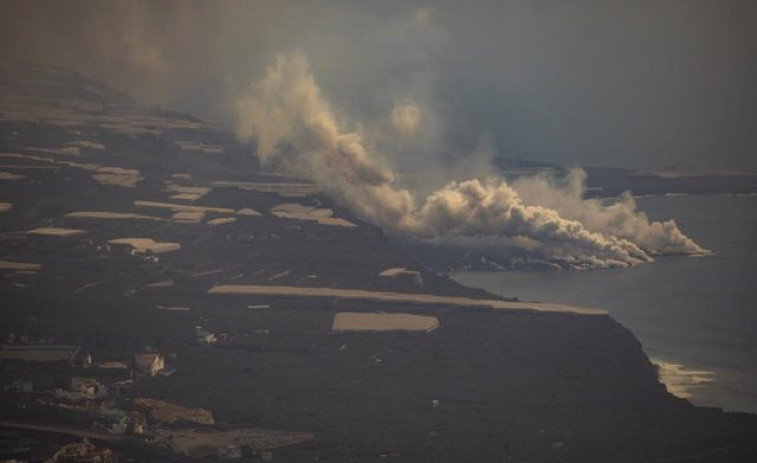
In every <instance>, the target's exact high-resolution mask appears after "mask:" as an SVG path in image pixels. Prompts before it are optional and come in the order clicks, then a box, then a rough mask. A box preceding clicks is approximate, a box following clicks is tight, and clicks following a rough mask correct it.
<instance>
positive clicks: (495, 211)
mask: <svg viewBox="0 0 757 463" xmlns="http://www.w3.org/2000/svg"><path fill="white" fill-rule="evenodd" d="M421 111H422V110H421V109H419V108H418V107H417V106H414V105H412V104H406V105H404V106H397V107H395V108H394V109H393V112H392V115H391V121H392V124H391V125H392V129H393V130H394V131H395V132H399V133H401V134H402V136H404V137H410V136H412V135H413V134H414V133H415V131H416V128H417V126H418V122H419V121H420V120H421V119H422V118H423V117H424V116H423V113H422V112H421ZM349 126H350V125H349V122H348V121H346V120H345V119H343V118H339V117H338V116H337V114H336V112H335V111H334V109H333V108H332V107H331V106H330V104H329V103H328V101H327V100H326V99H325V97H324V96H323V95H322V93H321V90H320V88H319V87H318V85H317V83H316V81H315V78H314V76H313V74H312V73H311V71H310V69H309V66H308V63H307V61H306V59H305V58H304V57H303V56H302V55H299V54H294V55H286V56H278V57H277V58H276V63H275V64H274V65H273V66H271V67H270V68H268V70H267V74H266V76H265V77H264V78H263V80H261V81H260V82H258V83H256V84H253V85H252V86H251V87H250V90H249V92H248V93H247V95H245V96H244V97H243V98H242V99H240V100H239V101H238V103H237V131H238V135H239V137H240V139H242V140H251V139H253V138H254V139H255V140H256V141H257V144H258V156H259V158H260V160H261V163H263V164H269V165H270V164H279V165H281V166H283V167H284V168H285V169H288V170H289V171H291V172H294V173H296V174H299V175H303V176H307V177H309V178H312V179H313V180H316V181H318V182H320V183H323V184H325V185H330V186H331V188H332V189H333V193H334V194H335V195H336V196H337V197H338V198H339V199H340V200H341V201H343V202H344V203H345V204H346V205H347V206H348V207H349V208H350V209H351V210H352V211H353V212H354V213H355V214H357V215H358V216H360V217H362V218H363V219H365V220H367V221H369V222H372V223H374V224H376V225H379V226H381V227H382V228H383V229H384V230H386V231H387V232H389V233H391V234H394V235H397V236H399V237H403V238H406V239H413V240H421V241H423V242H428V243H434V244H439V245H447V246H455V247H464V248H466V249H476V248H479V249H488V250H491V249H494V250H499V251H498V252H500V253H503V254H505V253H507V252H509V251H515V252H517V253H518V254H519V255H523V256H526V257H525V259H526V260H531V261H535V262H547V263H552V264H555V265H557V266H560V267H565V268H610V267H623V266H629V265H633V264H637V263H642V262H649V261H651V260H652V256H654V255H660V254H691V253H699V252H703V251H704V250H703V249H702V248H700V247H699V246H698V245H697V244H696V243H694V242H693V241H692V240H691V239H689V238H687V237H686V236H685V235H684V234H683V233H682V232H681V231H680V230H679V229H678V227H677V226H676V224H675V223H674V222H672V221H668V222H662V223H660V222H650V221H649V220H648V219H647V217H646V216H645V215H644V214H643V213H641V212H639V211H637V210H636V204H635V203H634V200H633V198H632V197H631V196H630V195H625V196H623V197H621V198H619V200H618V201H617V202H615V203H613V204H611V205H605V204H603V203H602V202H601V201H600V200H584V199H583V198H582V194H583V189H584V184H583V182H584V177H585V174H584V173H583V171H580V170H576V171H573V172H571V173H570V175H569V176H568V177H567V179H565V180H564V181H562V182H561V183H559V184H556V183H555V181H554V180H552V179H550V178H547V177H537V178H531V179H520V180H518V181H516V182H514V183H513V184H512V185H510V184H508V183H507V182H506V181H505V180H504V179H502V178H499V177H496V176H490V177H487V178H485V179H471V180H465V181H450V182H449V183H447V184H446V185H445V186H444V187H443V188H440V189H438V190H437V191H434V192H433V193H431V194H429V195H428V196H427V197H425V198H419V197H418V195H416V194H414V193H413V192H411V191H410V190H408V189H407V188H403V187H401V186H400V185H399V184H398V183H399V182H397V181H396V177H397V176H396V175H395V172H394V171H393V170H392V169H391V167H390V166H389V165H388V162H387V161H386V159H385V158H384V157H382V156H380V155H378V154H376V152H375V151H376V146H375V143H374V142H373V141H372V140H371V139H369V138H368V137H366V136H364V135H363V133H362V130H359V129H354V130H352V129H350V128H349ZM366 133H375V132H374V131H366ZM454 170H455V169H454V168H451V169H450V171H454Z"/></svg>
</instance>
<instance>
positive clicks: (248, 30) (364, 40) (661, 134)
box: [0, 0, 757, 167]
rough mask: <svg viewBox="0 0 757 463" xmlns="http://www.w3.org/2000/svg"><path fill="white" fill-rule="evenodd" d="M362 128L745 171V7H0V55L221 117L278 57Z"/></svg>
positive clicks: (29, 2) (726, 3)
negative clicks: (417, 115)
mask: <svg viewBox="0 0 757 463" xmlns="http://www.w3.org/2000/svg"><path fill="white" fill-rule="evenodd" d="M293 51H299V52H301V53H302V54H303V55H304V56H305V57H306V58H307V59H308V61H309V62H310V65H311V67H312V69H313V72H314V74H315V76H316V79H317V80H318V83H319V85H320V86H321V87H322V89H323V91H324V93H325V94H326V95H327V96H328V98H329V100H330V101H331V102H332V103H333V104H334V105H335V106H336V107H337V108H339V110H340V111H342V112H343V113H344V114H348V115H349V116H350V118H351V119H352V120H357V121H362V122H365V123H366V125H370V124H374V125H375V123H377V121H383V120H385V119H386V118H387V117H388V115H389V114H391V112H392V109H393V108H396V107H397V106H398V105H401V104H404V103H406V102H409V103H412V104H414V105H417V106H418V107H419V108H420V109H421V119H420V121H421V122H422V123H423V124H425V127H426V128H427V129H428V132H429V133H433V136H431V135H430V136H429V140H431V139H433V140H434V141H433V143H435V146H436V148H437V149H439V150H448V151H450V152H461V153H465V152H469V151H472V150H474V148H475V147H476V146H478V145H480V144H481V143H482V140H484V141H485V142H486V144H487V146H491V147H492V149H493V150H494V151H495V152H496V153H499V154H505V155H509V156H516V155H517V156H521V157H524V158H531V159H539V160H548V161H560V162H563V163H568V164H582V165H614V166H632V167H660V166H665V165H670V164H676V165H678V166H681V167H745V166H749V167H757V153H756V151H757V150H756V149H755V147H756V146H757V1H754V0H518V1H491V2H483V1H466V2H462V1H457V0H449V1H437V2H412V1H381V2H369V1H364V2H356V1H339V0H334V1H325V0H324V1H317V0H302V1H284V0H271V1H262V0H261V1H257V0H256V1H171V2H163V1H157V0H150V1H137V0H124V1H105V0H92V1H34V0H19V1H12V0H0V59H2V60H3V61H4V62H5V61H30V62H36V63H42V64H53V65H58V66H64V67H69V68H73V69H75V70H78V71H80V72H82V73H83V74H85V75H88V76H90V77H93V78H97V79H101V80H104V81H107V82H109V83H111V84H113V85H115V86H117V87H119V88H121V89H123V90H126V91H128V92H129V93H131V94H132V95H134V96H136V97H137V98H139V99H141V100H143V101H146V102H149V103H161V104H163V105H164V106H169V107H173V108H178V109H186V110H191V111H196V112H201V113H206V114H208V113H210V114H214V113H215V114H224V115H225V114H230V113H229V108H231V107H232V104H233V102H234V101H235V100H236V99H238V98H239V97H240V96H241V95H242V94H243V93H244V92H245V89H246V87H247V86H248V85H249V84H250V83H251V82H253V81H256V80H259V79H260V78H261V77H262V76H263V75H264V74H265V68H266V66H269V65H271V64H272V63H273V62H274V61H275V55H276V54H280V53H290V52H293Z"/></svg>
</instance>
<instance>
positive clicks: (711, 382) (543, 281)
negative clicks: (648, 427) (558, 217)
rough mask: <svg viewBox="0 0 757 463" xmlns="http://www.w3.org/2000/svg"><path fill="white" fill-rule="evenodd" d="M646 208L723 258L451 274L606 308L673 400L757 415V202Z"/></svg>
mask: <svg viewBox="0 0 757 463" xmlns="http://www.w3.org/2000/svg"><path fill="white" fill-rule="evenodd" d="M638 204H639V208H640V209H641V210H643V211H645V212H646V213H647V215H648V216H649V217H650V218H651V219H653V220H663V219H664V220H667V219H670V218H673V219H675V221H676V222H677V223H678V225H679V227H680V228H681V229H682V230H683V231H684V233H686V234H687V235H689V236H690V237H691V238H693V239H694V240H695V241H696V242H697V243H699V244H700V245H701V246H703V247H705V248H707V249H710V250H712V251H713V254H710V255H707V256H705V257H682V256H675V257H661V258H657V260H656V261H655V262H653V263H650V264H643V265H637V266H635V267H633V268H627V269H621V270H594V271H545V272H526V271H523V272H521V271H517V272H459V273H455V274H452V275H451V276H452V277H453V278H454V279H455V280H457V281H459V282H461V283H463V284H466V285H469V286H477V287H481V288H484V289H487V290H489V291H491V292H493V293H497V294H502V295H504V296H517V297H519V298H520V299H521V300H540V301H550V302H567V303H573V304H578V305H584V306H592V307H600V308H604V309H606V310H608V311H609V312H610V315H611V316H612V317H613V318H615V319H616V320H618V321H620V322H621V323H622V324H623V325H625V326H626V327H628V328H630V329H631V331H633V332H634V334H635V335H636V336H637V337H638V338H639V340H640V341H641V343H642V345H643V346H644V351H645V352H646V353H647V355H648V356H649V358H650V359H651V360H652V361H653V362H654V363H656V364H657V365H659V366H660V374H661V379H662V380H663V382H664V383H665V384H666V385H667V386H668V390H670V391H671V392H672V393H674V394H676V395H678V396H680V397H685V398H688V399H689V400H690V401H691V402H693V403H695V404H697V405H706V406H715V407H721V408H723V409H725V410H733V411H746V412H752V413H757V196H754V195H751V196H663V197H651V198H642V199H638Z"/></svg>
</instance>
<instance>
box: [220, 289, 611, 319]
mask: <svg viewBox="0 0 757 463" xmlns="http://www.w3.org/2000/svg"><path fill="white" fill-rule="evenodd" d="M208 294H232V295H248V296H293V297H338V298H342V299H363V300H372V301H382V302H397V303H404V304H429V305H447V306H450V305H452V306H459V307H485V308H492V309H495V310H527V311H536V312H555V313H572V314H579V315H607V312H606V311H604V310H600V309H594V308H591V307H579V306H573V305H567V304H557V303H549V302H511V301H498V300H490V299H473V298H469V297H450V296H436V295H433V294H411V293H394V292H382V291H368V290H363V289H336V288H307V287H299V286H259V285H218V286H215V287H213V288H211V289H210V290H209V291H208Z"/></svg>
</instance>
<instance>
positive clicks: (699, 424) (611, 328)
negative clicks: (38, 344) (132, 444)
mask: <svg viewBox="0 0 757 463" xmlns="http://www.w3.org/2000/svg"><path fill="white" fill-rule="evenodd" d="M77 98H79V99H81V101H78V102H74V103H71V102H64V101H62V100H60V98H58V97H56V96H55V95H52V96H51V95H46V96H45V97H44V98H42V99H38V100H34V105H33V106H31V107H30V106H25V105H27V103H28V101H26V100H24V99H12V100H13V104H14V105H15V106H14V109H13V111H12V114H10V115H8V117H6V118H5V119H3V120H2V121H0V156H2V159H3V163H4V166H5V167H3V169H5V170H10V171H12V172H13V173H14V176H13V177H12V180H2V181H1V183H0V199H2V200H3V201H4V202H7V203H10V204H11V206H12V207H10V208H8V209H7V210H6V211H5V212H2V222H0V232H2V237H1V238H0V255H1V256H3V260H5V261H8V262H13V263H27V264H28V263H31V264H38V266H35V267H34V270H25V271H18V267H14V266H9V267H7V268H6V269H4V270H2V271H3V278H0V300H2V301H3V310H2V320H1V322H0V335H2V336H3V338H7V336H8V335H9V334H10V333H12V332H13V333H15V336H16V337H19V336H20V335H22V334H23V335H24V336H26V338H27V339H30V340H32V341H50V340H53V341H54V342H57V343H68V344H82V345H84V347H85V348H86V349H88V350H89V351H91V352H92V356H93V359H94V360H95V362H98V361H102V360H118V359H128V358H131V356H132V355H133V354H134V353H135V352H138V351H141V350H143V349H145V348H147V347H152V348H154V349H157V350H160V351H161V352H165V353H166V354H171V355H169V356H168V358H170V362H171V369H174V370H176V372H175V373H174V374H173V375H171V376H170V377H156V378H151V379H147V380H143V381H139V382H137V383H136V384H135V386H134V391H133V395H134V396H138V397H146V398H160V399H161V400H166V401H168V402H170V403H175V404H180V405H181V406H183V407H190V408H202V409H205V410H207V411H208V413H212V415H213V417H214V418H215V420H216V421H217V422H219V423H222V424H225V425H227V426H231V427H237V426H238V427H268V428H275V429H282V430H292V431H306V432H312V433H314V434H315V436H316V438H315V440H314V441H313V442H312V443H308V444H305V445H303V446H299V447H292V448H287V449H281V450H277V451H276V459H277V461H298V462H299V461H313V460H314V459H315V458H320V459H321V461H345V462H347V461H385V460H386V461H390V460H391V461H408V462H417V461H429V462H444V461H449V462H459V461H499V462H501V461H513V462H515V461H538V462H550V461H555V462H558V461H559V462H565V461H581V462H591V461H596V462H608V461H611V462H623V461H628V462H638V461H666V460H665V459H666V458H670V459H671V461H672V459H675V461H750V458H754V457H755V452H757V450H756V449H755V447H754V444H753V443H752V441H751V438H752V437H753V436H754V435H757V421H756V420H755V417H753V416H747V415H738V414H726V413H722V412H720V411H717V410H705V409H698V408H695V407H692V406H691V405H690V404H688V403H687V402H686V401H683V400H680V399H676V398H675V397H673V396H671V395H669V394H668V393H667V392H666V391H665V389H664V387H663V386H662V385H661V384H660V383H659V382H658V380H657V377H656V371H655V368H654V366H653V365H651V364H650V362H649V360H648V359H647V358H646V356H645V355H644V353H643V352H642V350H641V346H640V345H639V343H638V341H637V340H636V339H635V338H634V337H633V335H632V334H631V333H630V332H629V331H628V330H627V329H625V328H624V327H622V326H621V325H619V324H618V323H617V322H615V321H614V320H612V319H611V318H609V317H606V316H579V315H555V314H540V313H528V312H515V311H513V312H508V311H493V310H481V309H472V308H452V307H443V306H433V305H426V306H418V305H403V304H398V303H391V304H387V303H378V302H367V301H361V300H354V301H346V300H339V299H335V298H330V299H329V298H325V299H324V298H321V299H316V298H308V297H301V296H297V297H278V296H277V297H273V296H271V297H269V296H215V295H210V294H208V290H209V289H210V288H212V287H214V286H215V285H218V284H254V285H280V286H301V287H329V288H343V289H369V290H373V291H395V292H422V293H430V294H436V295H452V296H466V297H471V298H492V297H493V296H491V295H488V294H485V293H484V292H483V291H481V290H476V289H471V288H465V287H462V286H460V285H458V284H456V283H454V282H453V281H451V280H449V279H447V278H446V277H443V276H439V275H436V274H434V273H432V272H429V271H427V270H425V269H423V268H422V267H421V266H420V265H419V264H418V262H416V261H415V260H414V259H413V258H411V257H409V256H408V255H407V254H406V253H405V252H404V251H402V250H401V249H399V248H398V247H397V246H395V245H394V244H393V243H392V242H391V241H389V240H388V239H387V238H386V237H384V236H383V234H382V233H381V231H380V230H378V229H376V228H375V227H372V226H370V225H368V224H366V223H363V222H361V221H360V220H358V219H357V218H355V217H352V216H351V215H350V214H349V212H348V211H346V210H344V209H343V208H341V207H340V205H339V204H336V203H334V201H332V200H331V199H330V198H329V197H328V196H326V195H324V194H323V193H322V192H321V191H319V189H318V187H317V186H314V185H312V184H308V183H307V182H303V181H301V180H296V179H289V178H284V177H281V176H275V175H272V174H270V173H265V172H260V171H258V170H257V167H256V163H255V162H254V159H253V158H252V157H251V156H250V154H249V152H248V149H247V148H246V147H242V146H239V145H236V144H234V142H232V141H229V138H230V136H229V134H227V133H224V132H222V131H219V130H218V129H217V128H215V127H212V126H210V125H209V124H206V123H204V122H202V121H198V120H195V119H192V118H187V117H184V116H183V115H176V114H173V113H170V112H160V113H155V112H154V111H153V112H149V111H147V110H145V109H144V108H139V107H136V106H132V105H126V104H124V105H121V106H118V107H116V106H115V103H114V105H111V106H110V108H105V109H104V111H105V113H96V114H95V113H92V111H91V108H90V106H88V105H87V104H86V102H87V101H88V100H87V98H90V97H88V96H87V95H79V96H78V97H77ZM114 98H115V97H114ZM45 105H48V106H50V105H52V106H54V107H55V108H57V109H56V111H48V110H45V109H44V106H45ZM41 107H42V109H41ZM82 108H84V109H82ZM48 109H49V108H48ZM61 118H62V119H61ZM188 141H191V142H192V143H194V144H193V145H192V146H202V147H208V146H210V147H213V149H212V152H210V153H209V152H205V151H203V150H189V151H188V150H185V149H183V146H185V145H186V143H187V142H188ZM72 146H73V147H77V148H80V149H77V150H76V153H77V154H73V153H74V151H73V150H70V149H68V150H63V151H61V149H63V148H66V147H69V148H70V147H72ZM218 147H220V148H218ZM40 148H41V149H40ZM219 150H220V151H219ZM9 166H10V167H9ZM116 168H120V169H122V170H127V169H128V170H129V171H130V172H136V173H134V174H133V175H132V177H133V179H134V181H133V182H131V181H130V182H129V183H128V184H122V183H117V184H102V183H101V182H98V181H97V178H96V175H97V172H113V171H114V169H116ZM101 169H109V170H106V171H101ZM119 172H120V171H119ZM8 178H11V177H8ZM182 194H184V195H190V196H192V195H199V196H192V197H191V198H189V197H188V196H183V197H182V196H181V195H182ZM177 195H178V196H179V197H176V196H177ZM283 203H298V204H300V205H301V206H302V207H305V208H311V209H313V210H325V209H331V211H332V214H333V216H334V217H336V218H341V219H344V220H346V221H349V222H351V223H354V224H356V225H357V226H356V227H343V226H339V225H333V223H337V222H338V221H337V222H329V223H330V224H323V223H319V222H318V221H313V220H298V219H296V218H295V219H292V218H282V217H279V216H277V215H275V214H273V213H271V211H272V210H276V208H277V207H279V206H280V205H281V204H283ZM145 204H148V206H145ZM156 204H161V205H160V206H156ZM166 204H168V206H166ZM198 208H199V210H200V212H201V215H202V217H200V218H199V219H198V220H197V221H196V223H183V222H181V221H180V220H177V219H176V217H175V214H176V213H178V212H182V211H187V210H190V209H191V210H192V211H194V212H197V211H198ZM250 210H253V211H255V212H257V214H252V213H250V212H249V211H250ZM308 210H310V209H308ZM242 211H245V212H244V213H243V212H242ZM93 212H94V213H95V214H93ZM103 213H104V214H103ZM230 218H233V219H236V220H233V221H232V220H224V221H222V224H221V225H214V224H213V223H210V221H212V220H215V219H230ZM215 223H216V224H217V223H218V222H215ZM338 223H342V222H338ZM41 226H55V227H60V228H67V229H76V230H81V231H83V232H82V233H78V234H75V235H72V236H68V237H58V236H37V235H29V234H27V233H25V232H26V231H27V230H29V229H33V228H38V227H41ZM135 237H136V238H149V239H153V240H154V241H156V242H170V243H178V244H180V246H179V247H178V248H176V249H173V250H171V251H167V252H164V253H158V254H156V253H128V252H117V251H116V250H113V249H110V247H109V246H108V242H109V241H112V240H118V239H131V238H135ZM387 268H405V269H408V271H411V272H415V271H417V272H419V275H420V276H421V278H419V279H403V278H385V277H382V276H380V275H379V274H380V273H381V272H382V271H384V270H386V269H387ZM342 311H350V312H355V311H357V312H361V311H366V312H377V311H385V312H396V313H414V314H428V315H433V316H435V317H437V318H438V320H439V328H438V329H436V330H434V331H433V332H430V333H426V332H415V333H408V332H384V333H349V332H334V331H332V321H333V319H334V316H335V315H336V314H337V313H338V312H342ZM198 324H201V325H202V326H201V329H202V330H203V332H207V333H210V334H215V335H217V336H216V337H214V339H216V338H217V339H218V342H216V343H215V344H213V345H212V346H207V345H204V346H199V345H197V344H196V339H195V333H196V330H197V326H198ZM65 374H66V372H65V371H59V370H56V371H54V372H53V371H52V370H51V369H50V367H47V366H45V365H44V364H33V365H32V364H30V363H23V362H17V363H14V364H12V365H10V364H3V369H2V378H0V379H2V380H3V381H6V380H9V381H7V382H12V380H13V379H17V378H18V377H32V376H33V377H39V378H40V382H39V383H36V382H35V384H45V381H47V382H48V383H49V382H54V381H51V379H50V377H51V376H55V375H65ZM93 374H94V373H93ZM109 374H112V375H115V374H116V373H109ZM116 379H119V378H109V380H111V381H112V380H116ZM3 403H4V404H7V403H10V402H7V401H4V402H3ZM26 418H27V419H31V420H34V419H35V418H38V417H34V416H31V417H26ZM382 455H384V456H383V457H382ZM508 457H509V458H510V460H507V458H508Z"/></svg>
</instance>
